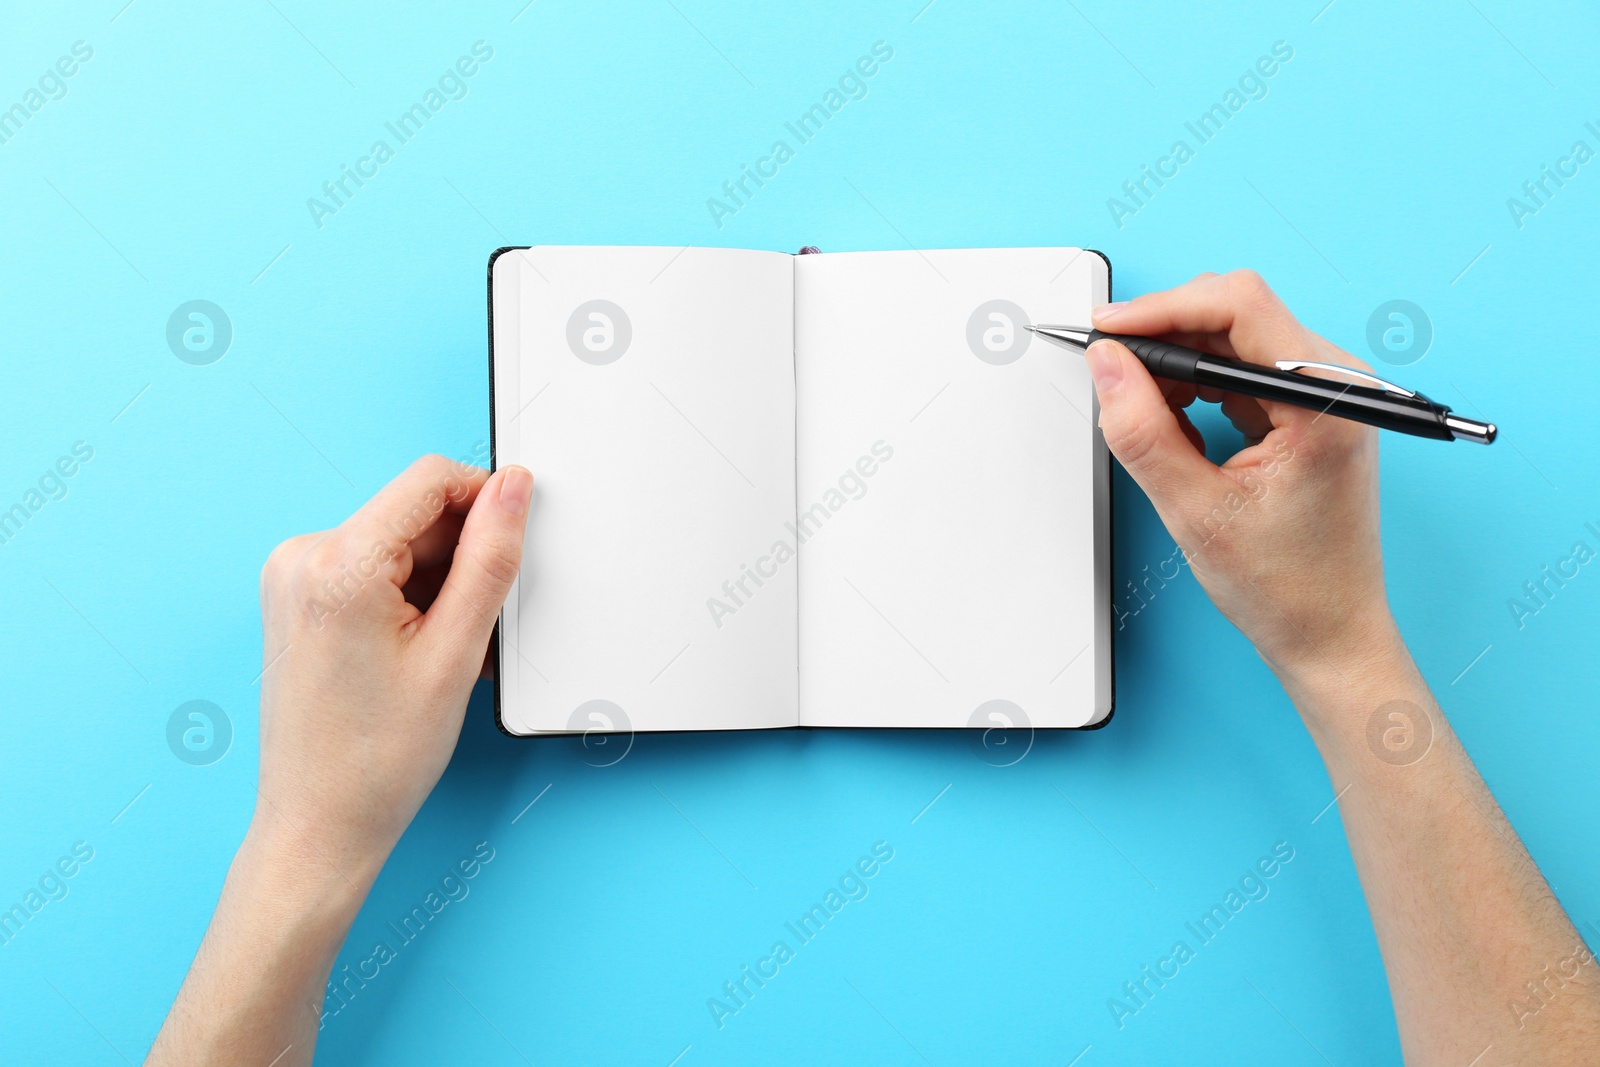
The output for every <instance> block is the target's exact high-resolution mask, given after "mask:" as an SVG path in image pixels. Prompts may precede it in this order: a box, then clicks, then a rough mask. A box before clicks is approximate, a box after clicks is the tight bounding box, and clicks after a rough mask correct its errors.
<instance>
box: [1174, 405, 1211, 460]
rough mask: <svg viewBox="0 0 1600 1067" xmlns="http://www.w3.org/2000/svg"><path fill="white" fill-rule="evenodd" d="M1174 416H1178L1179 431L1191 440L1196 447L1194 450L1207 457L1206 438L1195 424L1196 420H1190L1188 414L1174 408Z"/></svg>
mask: <svg viewBox="0 0 1600 1067" xmlns="http://www.w3.org/2000/svg"><path fill="white" fill-rule="evenodd" d="M1169 406H1170V405H1169ZM1172 414H1173V415H1174V416H1176V418H1177V420H1178V429H1180V430H1182V431H1183V436H1185V437H1187V438H1188V439H1189V443H1190V444H1191V445H1194V450H1195V451H1196V452H1198V453H1200V454H1201V455H1202V456H1203V455H1205V454H1206V439H1205V436H1204V435H1203V434H1202V433H1201V432H1200V427H1198V426H1196V425H1195V424H1194V420H1193V419H1191V418H1189V416H1188V413H1187V412H1184V411H1182V410H1181V409H1177V408H1174V409H1173V412H1172Z"/></svg>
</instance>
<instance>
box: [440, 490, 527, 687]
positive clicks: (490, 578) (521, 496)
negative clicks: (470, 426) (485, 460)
mask: <svg viewBox="0 0 1600 1067" xmlns="http://www.w3.org/2000/svg"><path fill="white" fill-rule="evenodd" d="M532 499H533V475H532V474H530V473H529V472H528V471H527V469H526V468H524V467H505V468H503V469H501V470H499V471H496V472H495V473H494V474H493V475H491V476H490V478H489V480H488V481H487V482H485V483H484V486H483V488H482V489H481V490H479V492H478V497H477V499H476V500H474V501H473V503H472V509H471V510H470V511H468V512H467V518H466V521H465V522H464V523H463V524H462V527H461V540H460V542H459V543H458V544H457V545H456V551H455V557H454V559H452V560H451V562H450V574H449V576H448V577H447V578H446V579H445V582H444V587H443V588H442V589H440V590H439V596H438V597H437V598H436V599H435V600H434V602H433V605H432V606H431V607H430V608H429V609H428V613H427V622H426V624H425V625H426V628H427V629H428V630H430V631H431V630H436V631H438V636H437V637H436V638H435V640H438V641H442V642H444V643H446V644H448V645H450V646H452V647H453V648H455V649H456V651H458V652H459V653H460V655H461V657H462V658H463V659H466V660H470V661H471V662H472V664H473V668H474V669H477V666H478V664H479V661H481V660H482V659H483V653H484V650H485V649H486V648H487V647H488V645H489V637H490V635H491V634H493V633H494V624H495V622H496V620H497V619H499V617H500V607H501V605H502V604H504V603H505V599H506V594H507V593H509V592H510V591H511V583H512V582H514V581H516V578H517V572H518V571H519V570H520V569H521V567H522V535H523V531H524V530H525V529H526V527H527V519H528V505H529V503H530V502H531V501H532Z"/></svg>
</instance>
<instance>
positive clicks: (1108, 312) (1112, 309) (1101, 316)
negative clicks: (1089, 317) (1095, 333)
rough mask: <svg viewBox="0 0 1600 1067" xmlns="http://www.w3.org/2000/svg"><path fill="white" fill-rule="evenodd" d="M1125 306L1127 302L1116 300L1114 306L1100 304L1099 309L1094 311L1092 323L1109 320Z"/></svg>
mask: <svg viewBox="0 0 1600 1067" xmlns="http://www.w3.org/2000/svg"><path fill="white" fill-rule="evenodd" d="M1127 306H1128V302H1127V301H1126V300H1118V301H1117V302H1116V303H1115V304H1101V305H1100V306H1099V307H1097V308H1095V309H1094V312H1093V318H1094V321H1096V322H1104V321H1105V320H1106V319H1109V318H1111V317H1112V316H1113V315H1115V314H1117V312H1119V311H1121V310H1122V309H1123V308H1125V307H1127Z"/></svg>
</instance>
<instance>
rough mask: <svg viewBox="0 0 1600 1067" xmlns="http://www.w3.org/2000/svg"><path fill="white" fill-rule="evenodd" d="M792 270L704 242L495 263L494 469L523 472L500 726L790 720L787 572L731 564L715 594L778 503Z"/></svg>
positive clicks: (790, 461)
mask: <svg viewBox="0 0 1600 1067" xmlns="http://www.w3.org/2000/svg"><path fill="white" fill-rule="evenodd" d="M793 264H794V258H793V257H792V256H788V255H782V254H778V253H772V252H743V251H732V250H719V249H705V248H690V249H678V248H581V247H550V246H545V247H536V248H533V249H529V250H518V251H510V252H505V253H502V254H501V255H500V256H499V257H498V258H496V259H495V260H494V263H493V266H492V268H491V286H492V297H491V299H492V307H491V314H492V319H493V352H492V363H493V390H494V412H495V417H494V437H495V440H494V448H495V462H496V464H497V465H500V466H503V465H505V464H508V463H520V464H522V465H523V466H525V467H527V468H528V469H529V470H531V471H533V474H534V501H533V507H532V511H531V514H530V516H529V520H528V533H527V540H526V542H525V545H524V550H523V564H522V574H521V577H520V578H519V579H518V580H517V584H516V586H515V588H514V589H513V590H512V592H511V595H510V597H509V598H508V599H507V602H506V605H505V610H504V613H503V615H502V617H501V648H500V658H499V671H500V674H499V693H500V715H501V723H502V725H503V726H504V727H505V729H507V730H508V731H510V732H512V733H534V732H542V731H571V730H577V731H580V732H581V731H587V730H590V729H605V728H607V727H608V726H609V727H614V728H626V727H627V726H628V725H631V727H632V728H633V729H635V730H725V729H746V728H753V727H764V726H793V725H795V723H796V722H797V720H798V710H797V700H798V697H797V693H796V666H795V645H796V635H795V626H796V622H795V619H796V593H795V582H796V567H795V566H794V564H793V563H792V562H791V563H790V564H789V565H788V566H785V567H777V568H773V570H774V573H773V575H772V576H771V577H769V578H766V579H763V584H761V585H760V586H757V585H755V584H754V583H753V582H752V581H751V580H750V579H748V578H745V580H744V588H745V589H746V590H748V591H749V592H748V595H739V597H738V599H739V603H738V604H736V605H735V604H733V603H732V601H731V600H730V599H729V598H728V596H727V594H726V592H725V590H724V583H725V582H729V583H737V582H738V581H739V579H741V578H742V577H744V573H745V567H746V566H747V565H751V564H754V563H756V562H757V561H758V560H759V558H760V556H761V554H762V553H763V552H764V551H765V550H766V548H767V546H769V545H770V544H771V543H772V542H773V541H774V540H775V539H776V538H777V537H778V536H779V535H780V534H782V533H783V525H784V523H786V522H788V521H789V519H790V518H791V517H792V516H793V513H794V370H793V343H794V334H793V294H794V267H793ZM597 301H604V302H605V303H596V302H597ZM619 353H620V354H619ZM735 591H736V593H737V586H736V585H735ZM712 597H720V598H722V599H723V601H724V603H727V604H729V605H730V606H731V607H734V608H735V609H736V610H735V612H734V613H733V614H731V615H726V616H715V615H714V613H713V612H712V611H711V610H710V609H709V608H708V601H709V600H710V599H711V598H712ZM719 623H720V625H719ZM594 701H605V702H608V703H605V704H596V703H591V702H594ZM618 708H620V709H621V716H619V715H618V714H617V712H616V710H615V709H618Z"/></svg>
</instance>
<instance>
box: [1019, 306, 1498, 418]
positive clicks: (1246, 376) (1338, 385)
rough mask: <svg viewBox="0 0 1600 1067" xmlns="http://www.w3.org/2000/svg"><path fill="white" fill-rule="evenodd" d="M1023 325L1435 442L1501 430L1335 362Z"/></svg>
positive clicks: (1200, 381)
mask: <svg viewBox="0 0 1600 1067" xmlns="http://www.w3.org/2000/svg"><path fill="white" fill-rule="evenodd" d="M1025 329H1027V330H1028V331H1029V332H1030V333H1033V334H1035V335H1037V336H1039V337H1043V338H1045V339H1046V340H1049V341H1054V342H1055V343H1056V344H1058V345H1061V346H1062V347H1063V348H1075V349H1078V350H1079V351H1085V350H1087V349H1088V347H1089V346H1090V345H1091V344H1093V343H1094V342H1096V341H1099V340H1101V339H1102V338H1103V339H1106V340H1110V341H1120V342H1122V343H1123V344H1124V345H1127V346H1128V349H1129V351H1131V352H1132V353H1133V354H1134V355H1135V356H1137V357H1139V362H1141V363H1143V364H1144V365H1145V368H1146V369H1147V370H1149V371H1150V373H1151V374H1153V375H1155V376H1156V377H1158V378H1167V379H1169V380H1171V381H1175V382H1190V383H1193V384H1194V385H1209V386H1211V387H1213V388H1216V389H1221V390H1223V391H1224V392H1228V393H1238V394H1240V395H1242V396H1253V397H1256V398H1257V399H1260V400H1276V401H1278V402H1280V403H1284V404H1294V405H1295V406H1297V407H1303V408H1312V409H1314V410H1317V411H1321V412H1323V413H1325V414H1328V415H1335V416H1337V417H1339V418H1341V419H1351V420H1353V421H1355V422H1364V423H1366V424H1367V425H1369V426H1376V427H1378V428H1379V429H1380V430H1394V431H1395V432H1397V433H1408V434H1411V435H1412V436H1414V437H1431V438H1433V439H1434V440H1436V441H1475V442H1476V443H1478V444H1480V445H1486V444H1489V443H1491V442H1492V441H1493V440H1494V439H1495V435H1496V433H1498V432H1499V431H1497V430H1496V429H1495V425H1494V423H1492V422H1479V421H1478V420H1477V419H1466V418H1462V417H1461V416H1460V415H1455V414H1452V413H1451V411H1450V408H1449V407H1448V406H1447V405H1445V404H1441V403H1439V402H1438V401H1437V400H1430V399H1428V398H1427V397H1425V396H1423V395H1422V394H1421V393H1416V392H1412V391H1411V390H1410V389H1406V388H1404V387H1402V386H1398V385H1396V384H1394V383H1393V382H1386V381H1384V380H1383V379H1382V378H1379V377H1378V376H1377V375H1374V374H1368V373H1367V372H1366V371H1360V370H1356V369H1355V368H1354V367H1341V366H1339V365H1338V364H1336V363H1312V362H1308V361H1306V360H1302V359H1280V360H1278V361H1277V363H1276V364H1275V365H1274V366H1272V367H1263V366H1260V365H1258V364H1255V363H1246V362H1245V361H1244V360H1240V359H1225V358H1223V357H1222V356H1213V355H1211V354H1210V353H1207V352H1201V351H1199V350H1198V349H1194V348H1185V347H1184V346H1183V345H1175V344H1170V343H1169V342H1166V341H1159V340H1157V339H1155V338H1154V337H1136V336H1134V335H1132V334H1122V333H1102V332H1100V331H1099V330H1095V329H1091V328H1089V327H1087V326H1028V327H1025ZM1303 370H1322V371H1330V372H1332V373H1335V374H1342V375H1345V376H1347V377H1350V378H1354V379H1357V382H1354V383H1345V382H1332V381H1329V380H1327V379H1326V378H1313V377H1309V376H1307V375H1304V374H1300V373H1298V372H1299V371H1303Z"/></svg>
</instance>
